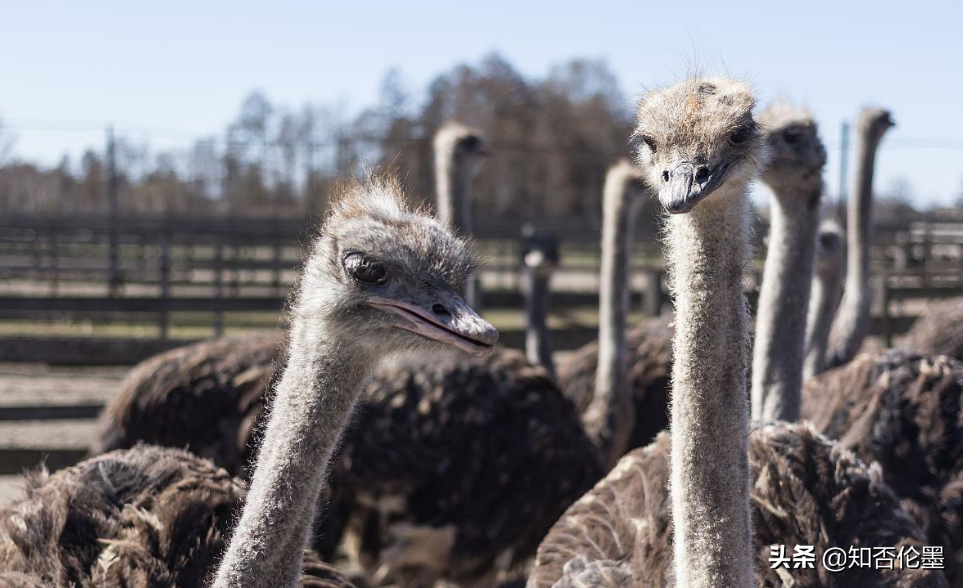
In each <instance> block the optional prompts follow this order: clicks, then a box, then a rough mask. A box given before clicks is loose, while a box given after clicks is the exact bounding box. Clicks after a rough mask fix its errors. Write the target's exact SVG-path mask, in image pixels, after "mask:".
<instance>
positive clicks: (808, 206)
mask: <svg viewBox="0 0 963 588" xmlns="http://www.w3.org/2000/svg"><path fill="white" fill-rule="evenodd" d="M790 190H792V191H798V192H800V193H799V194H789V193H786V192H788V190H783V191H782V193H781V194H779V195H777V197H776V198H773V200H772V218H771V225H770V226H771V230H770V231H769V250H768V253H767V254H766V266H765V269H764V270H763V278H762V291H761V292H760V293H759V311H758V314H757V316H756V340H755V344H754V346H753V356H752V404H751V406H752V419H753V420H754V421H757V422H759V421H763V422H765V421H776V420H781V421H787V422H793V421H796V420H798V419H799V412H800V403H801V389H802V367H803V353H804V346H805V338H806V313H807V311H808V304H809V292H810V289H811V287H812V275H813V259H814V257H815V253H816V231H817V230H818V228H819V200H820V196H821V195H822V188H821V186H814V187H809V188H806V187H801V186H798V185H796V186H793V188H791V189H790Z"/></svg>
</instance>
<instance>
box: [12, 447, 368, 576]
mask: <svg viewBox="0 0 963 588" xmlns="http://www.w3.org/2000/svg"><path fill="white" fill-rule="evenodd" d="M245 495H246V489H245V485H244V482H242V481H241V480H239V479H237V478H232V477H231V476H230V475H229V474H228V473H227V472H226V471H225V470H223V469H220V468H218V467H216V466H215V465H214V464H212V463H211V462H210V461H209V460H206V459H202V458H199V457H197V456H195V455H193V454H191V453H188V452H187V451H183V450H181V449H172V448H165V447H156V446H150V445H138V446H136V447H134V448H133V449H127V450H119V451H114V452H111V453H108V454H105V455H101V456H97V457H95V458H92V459H89V460H87V461H85V462H82V463H80V464H79V465H76V466H73V467H70V468H67V469H64V470H60V471H58V472H56V473H54V474H48V473H47V472H46V471H41V472H38V473H35V474H31V475H29V476H28V477H27V489H26V496H25V497H24V498H22V499H20V500H19V501H16V502H14V503H11V504H8V505H7V506H5V507H4V508H3V509H0V586H5V587H11V588H28V587H39V586H47V587H49V586H65V587H66V586H180V587H185V588H186V587H192V586H197V587H198V588H200V587H203V586H206V585H207V584H208V579H209V576H210V575H211V573H212V572H213V569H214V564H215V563H216V562H217V560H218V558H219V557H220V555H221V553H222V552H223V550H224V547H225V545H226V541H227V538H228V537H229V535H230V530H231V529H230V525H231V522H232V521H233V520H234V518H235V515H234V513H235V512H236V511H237V510H238V509H239V508H240V507H241V505H242V504H243V502H244V498H245ZM304 558H305V559H304V570H303V573H302V575H301V578H300V581H299V584H298V585H299V586H301V587H302V588H308V587H313V588H351V586H352V585H351V584H350V583H349V582H348V581H347V580H346V579H345V578H344V577H343V576H341V574H340V573H339V572H338V571H336V570H335V569H334V568H332V567H330V566H328V565H326V564H324V563H323V562H322V561H321V560H320V559H318V557H317V555H316V554H315V553H314V552H312V551H310V550H306V551H305V553H304Z"/></svg>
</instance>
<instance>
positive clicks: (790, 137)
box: [785, 130, 802, 145]
mask: <svg viewBox="0 0 963 588" xmlns="http://www.w3.org/2000/svg"><path fill="white" fill-rule="evenodd" d="M801 138H802V134H801V133H800V132H799V131H796V130H792V131H786V134H785V139H786V143H788V144H790V145H795V144H796V143H798V142H799V140H800V139H801Z"/></svg>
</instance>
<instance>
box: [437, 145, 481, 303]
mask: <svg viewBox="0 0 963 588" xmlns="http://www.w3.org/2000/svg"><path fill="white" fill-rule="evenodd" d="M464 167H465V166H464V165H459V163H458V161H457V158H456V156H455V147H454V145H446V146H445V147H436V148H435V195H436V198H437V202H436V203H435V204H436V215H435V216H436V218H437V219H438V220H439V221H441V223H442V224H444V225H445V226H448V227H451V228H452V229H453V230H455V231H457V232H458V233H459V234H460V235H462V236H464V237H469V236H471V234H472V229H473V227H472V214H471V212H472V210H471V209H472V200H471V199H472V196H471V185H472V180H473V179H474V178H473V177H472V174H470V173H468V170H466V169H464ZM477 280H478V277H477V276H474V275H473V276H471V277H470V278H469V280H468V292H467V294H466V296H465V301H466V302H468V304H469V306H471V307H473V308H476V309H477V308H479V303H480V300H479V298H480V296H479V291H478V283H477Z"/></svg>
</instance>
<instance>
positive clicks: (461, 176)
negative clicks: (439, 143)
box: [435, 151, 472, 235]
mask: <svg viewBox="0 0 963 588" xmlns="http://www.w3.org/2000/svg"><path fill="white" fill-rule="evenodd" d="M468 176H469V174H467V173H465V172H464V171H463V170H461V169H460V166H459V165H458V164H457V162H456V161H455V160H454V155H453V154H451V153H448V152H447V151H442V152H440V153H439V154H438V155H437V156H436V158H435V185H436V190H437V198H438V202H437V205H438V211H437V212H438V214H437V217H438V220H439V221H441V222H442V223H445V224H447V225H448V226H451V227H453V228H455V229H457V230H459V231H460V232H462V233H463V234H465V235H469V234H471V228H472V227H471V224H472V219H471V178H470V177H468Z"/></svg>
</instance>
